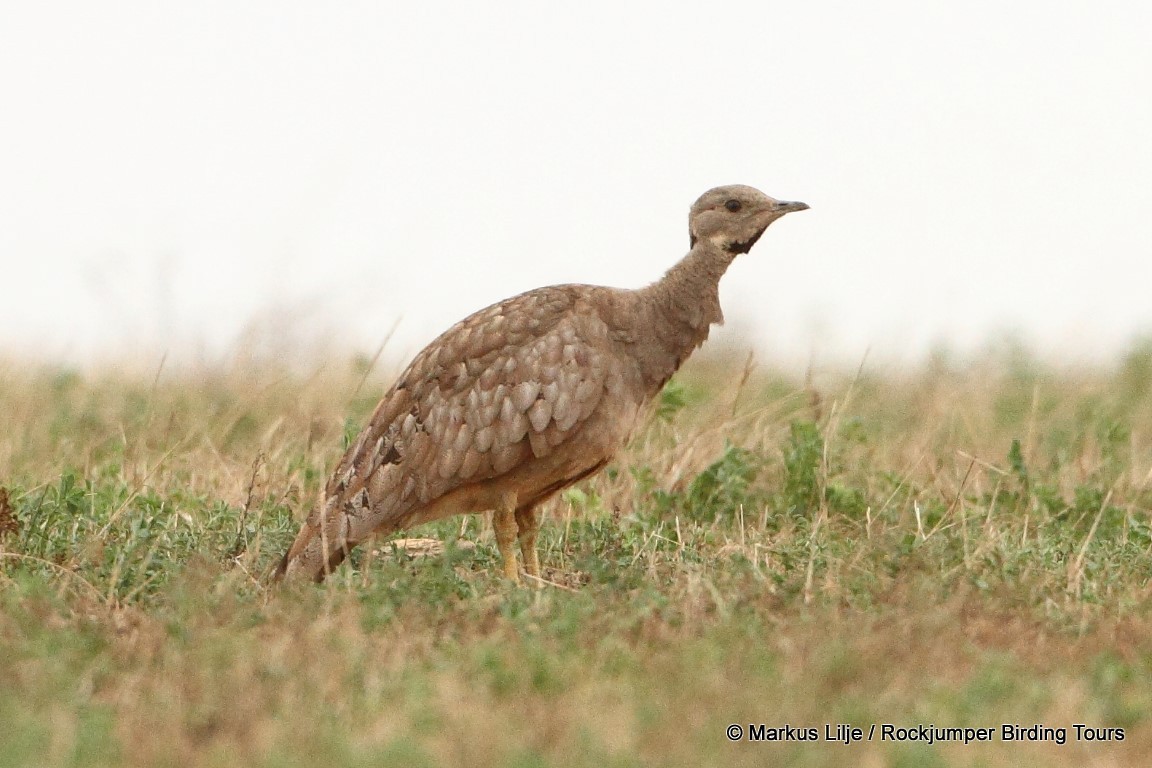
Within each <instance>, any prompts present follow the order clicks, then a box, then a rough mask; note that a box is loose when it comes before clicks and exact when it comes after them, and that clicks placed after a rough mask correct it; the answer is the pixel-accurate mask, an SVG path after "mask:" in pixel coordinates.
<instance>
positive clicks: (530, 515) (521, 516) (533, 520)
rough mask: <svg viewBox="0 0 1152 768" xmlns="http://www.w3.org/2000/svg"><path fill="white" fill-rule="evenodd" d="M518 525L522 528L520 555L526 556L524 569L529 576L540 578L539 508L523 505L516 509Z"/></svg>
mask: <svg viewBox="0 0 1152 768" xmlns="http://www.w3.org/2000/svg"><path fill="white" fill-rule="evenodd" d="M516 525H517V526H519V528H520V536H519V538H520V555H521V556H522V557H523V558H524V571H525V572H526V573H527V574H528V575H529V576H535V577H536V578H540V555H539V554H537V552H536V534H537V533H538V532H539V531H540V511H539V509H538V508H536V507H521V508H520V509H518V510H516ZM537 586H539V582H537Z"/></svg>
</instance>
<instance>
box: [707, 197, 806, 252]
mask: <svg viewBox="0 0 1152 768" xmlns="http://www.w3.org/2000/svg"><path fill="white" fill-rule="evenodd" d="M807 207H808V206H807V205H806V204H804V203H797V202H786V201H783V200H774V199H772V198H771V197H768V195H766V194H764V193H763V192H761V191H760V190H758V189H755V188H753V187H748V186H745V185H743V184H731V185H729V186H726V187H716V188H715V189H710V190H708V191H707V192H705V193H704V194H703V195H701V196H700V199H699V200H697V201H696V202H695V203H693V205H692V211H691V212H690V213H689V214H688V234H689V236H690V238H691V244H692V247H695V246H696V243H697V242H699V241H701V240H704V241H707V242H710V243H712V244H713V245H715V246H716V247H718V248H721V249H723V250H725V251H728V252H729V253H748V251H749V250H751V248H752V246H753V245H755V243H756V241H757V240H759V239H760V235H762V234H764V230H766V229H768V225H769V224H771V223H772V222H774V221H776V219H778V218H780V217H781V216H783V215H784V214H786V213H791V212H792V211H803V210H805V209H806V208H807Z"/></svg>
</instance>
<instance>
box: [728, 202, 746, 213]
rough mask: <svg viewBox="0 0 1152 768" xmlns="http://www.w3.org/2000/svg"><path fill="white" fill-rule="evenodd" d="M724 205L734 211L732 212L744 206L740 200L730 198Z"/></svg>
mask: <svg viewBox="0 0 1152 768" xmlns="http://www.w3.org/2000/svg"><path fill="white" fill-rule="evenodd" d="M724 207H725V208H727V209H728V210H730V211H732V213H736V211H738V210H740V209H741V208H743V207H744V206H743V205H741V204H740V201H739V200H729V201H728V202H726V203H724Z"/></svg>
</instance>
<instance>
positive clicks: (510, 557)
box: [492, 493, 520, 584]
mask: <svg viewBox="0 0 1152 768" xmlns="http://www.w3.org/2000/svg"><path fill="white" fill-rule="evenodd" d="M492 528H493V529H494V530H495V531H496V548H497V549H499V550H500V557H501V558H502V559H503V560H504V575H505V576H506V577H507V578H508V579H510V580H511V581H512V582H513V583H514V584H519V583H520V568H519V566H518V565H517V564H516V494H514V493H509V494H505V495H504V496H503V497H501V499H500V506H499V507H497V509H496V513H495V514H494V515H492Z"/></svg>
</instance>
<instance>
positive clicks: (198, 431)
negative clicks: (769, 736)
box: [0, 344, 1152, 767]
mask: <svg viewBox="0 0 1152 768" xmlns="http://www.w3.org/2000/svg"><path fill="white" fill-rule="evenodd" d="M739 368H740V365H739V363H738V362H731V361H718V360H714V361H711V362H708V361H704V362H698V363H696V364H695V365H693V366H690V367H689V369H688V370H686V371H685V372H684V373H683V374H682V375H681V376H680V377H678V379H677V380H676V381H675V382H674V383H673V384H672V385H670V388H669V389H667V390H666V391H665V393H664V395H663V396H662V398H661V402H660V403H659V407H658V408H657V409H656V410H655V411H654V414H653V418H652V421H651V423H650V425H649V427H648V428H647V429H646V430H645V431H644V432H643V434H641V435H639V436H638V437H637V439H636V440H635V441H634V442H633V444H632V445H631V446H630V447H629V449H628V450H627V451H626V452H625V453H624V454H622V455H621V456H620V457H619V460H618V461H617V462H616V463H615V464H614V465H612V466H611V467H610V468H609V470H608V471H606V472H604V473H602V474H601V475H599V476H598V477H596V478H593V479H591V480H589V481H587V482H585V483H582V484H581V485H579V486H577V487H575V488H573V489H570V490H569V491H566V492H565V493H564V494H562V496H561V497H560V498H559V499H557V500H556V501H555V502H554V503H553V504H552V505H551V506H550V509H549V520H548V522H546V524H545V528H544V530H543V532H542V536H541V543H540V546H541V557H542V561H543V563H544V564H545V566H546V569H547V571H548V572H547V575H548V577H549V580H550V581H552V582H554V586H548V587H545V588H543V589H539V590H536V589H517V588H513V587H510V586H509V585H507V584H506V583H504V582H503V581H502V580H501V578H500V577H499V572H500V571H499V562H498V558H497V555H496V552H495V547H494V543H493V541H492V536H491V532H490V528H489V526H488V524H487V522H486V521H485V519H484V518H483V517H482V516H471V517H465V518H455V519H450V520H446V521H443V522H441V523H438V524H435V525H430V526H425V527H423V528H420V529H417V530H414V531H412V532H410V533H409V535H411V536H426V537H432V538H436V539H440V540H442V541H443V542H444V543H445V545H446V548H445V550H444V551H443V553H440V554H436V555H432V556H428V557H420V558H417V557H410V556H408V555H406V554H405V553H404V551H399V552H397V551H394V550H393V549H392V548H390V547H387V546H384V545H383V543H378V544H376V546H373V547H363V548H362V549H361V551H359V552H357V553H356V554H355V555H354V557H353V558H352V559H351V561H350V562H349V564H347V565H346V566H344V567H342V568H341V569H340V571H339V572H338V573H337V574H335V575H334V576H333V577H332V578H331V579H330V580H329V581H328V582H327V583H325V584H324V585H322V586H320V587H315V586H311V585H308V586H305V585H290V586H288V587H285V588H282V589H278V590H274V589H269V588H268V587H267V584H266V579H265V575H266V573H267V572H268V570H269V568H270V567H271V566H272V564H273V563H274V562H275V561H276V559H277V558H278V557H279V556H280V555H281V554H282V553H283V551H284V549H285V548H286V547H287V545H288V543H289V542H290V541H291V539H292V537H293V535H294V534H295V530H296V526H297V524H298V523H297V521H298V520H299V518H300V517H301V516H302V515H303V514H305V512H306V510H307V508H308V506H309V504H310V503H312V501H313V500H314V499H315V498H316V494H317V493H318V490H319V487H320V485H321V484H322V483H323V481H324V480H325V478H326V474H327V472H328V471H329V470H330V469H331V467H332V466H333V465H334V463H335V461H336V459H337V458H338V455H339V453H340V451H341V450H342V447H343V443H344V440H345V439H346V436H347V435H348V434H349V433H350V432H352V433H354V432H355V430H356V429H357V428H358V426H359V425H360V424H361V423H363V421H364V419H365V418H366V417H367V414H368V413H369V412H370V410H371V408H372V406H373V405H374V401H375V398H376V397H377V396H378V395H379V393H380V391H381V389H382V387H383V386H384V385H385V384H386V383H387V382H386V381H385V380H384V379H383V378H379V377H372V376H369V377H368V379H367V382H366V383H365V382H364V376H365V368H364V367H363V365H362V364H352V365H341V364H331V365H327V366H324V367H323V368H320V369H317V371H316V372H315V373H313V374H311V375H303V374H300V373H293V372H287V371H281V370H273V369H271V368H268V367H265V368H258V367H257V368H254V367H250V366H249V367H245V366H244V365H242V364H237V366H236V367H235V368H233V369H226V368H225V369H218V370H203V371H196V370H184V371H161V372H160V373H159V374H158V375H157V374H156V372H155V371H152V372H150V373H139V374H137V373H133V372H130V371H129V372H123V371H121V372H115V371H112V370H111V369H109V370H106V371H93V372H76V371H66V370H56V369H47V368H45V369H31V370H30V369H28V368H26V367H17V366H15V365H14V364H11V365H7V366H0V413H3V414H4V415H5V422H4V426H5V429H4V430H3V431H2V432H0V487H3V488H5V489H6V490H7V492H8V498H9V502H8V505H7V506H5V505H4V504H3V503H2V502H0V604H2V605H0V723H3V727H2V728H0V765H4V766H23V765H29V766H31V765H36V766H67V765H83V766H88V765H128V766H134V765H141V766H144V765H147V766H155V765H172V766H213V765H219V766H232V765H237V764H244V765H256V766H261V765H267V766H280V765H301V766H312V765H352V766H357V765H363V766H376V765H394V764H403V765H409V766H425V765H427V766H433V765H464V764H466V765H475V766H525V767H527V766H544V765H557V766H584V765H587V766H601V765H607V766H639V765H670V766H700V765H724V766H729V765H735V766H739V765H765V764H778V765H799V766H825V765H827V766H834V765H836V766H838V765H844V764H860V765H891V766H933V765H973V766H977V765H980V766H998V765H1084V764H1115V765H1119V764H1141V763H1144V762H1146V760H1147V758H1148V756H1149V754H1152V725H1150V723H1152V720H1150V717H1152V683H1150V682H1149V681H1152V612H1150V610H1149V607H1150V600H1149V596H1150V595H1152V587H1150V585H1152V556H1150V555H1152V527H1150V517H1149V515H1150V512H1152V488H1150V487H1149V484H1150V481H1152V344H1137V345H1135V346H1134V347H1133V348H1132V350H1131V352H1130V353H1129V354H1128V355H1127V356H1126V357H1125V359H1124V360H1122V361H1121V362H1119V363H1118V364H1117V365H1116V366H1112V367H1102V368H1100V369H1098V370H1065V369H1059V368H1055V367H1052V366H1045V365H1042V364H1040V363H1038V362H1037V361H1035V360H1033V359H1031V358H1030V357H1029V356H1028V355H1027V354H1026V353H1025V352H1024V351H1022V350H1020V349H1019V348H1015V347H1011V346H1008V347H1005V348H1003V349H1000V350H994V351H991V352H989V353H987V354H986V355H984V356H983V357H981V358H979V359H977V360H974V361H971V362H968V363H964V364H958V363H955V362H952V361H949V360H948V359H947V358H946V357H943V356H940V357H937V358H934V359H933V360H932V361H931V362H930V364H928V365H927V366H925V367H924V368H923V369H922V370H918V371H897V372H891V373H882V372H881V371H880V370H869V369H868V368H865V369H864V371H862V372H861V373H859V374H854V373H853V374H844V375H841V374H839V373H835V372H831V373H818V375H815V376H814V377H811V378H810V379H809V381H808V383H803V381H802V379H801V378H800V377H799V376H796V377H794V378H793V377H790V376H788V375H785V374H782V373H781V372H779V371H754V372H752V373H751V374H750V375H745V376H744V377H742V378H740V377H733V376H731V371H733V370H739ZM877 368H879V366H877ZM736 379H739V380H736ZM473 542H475V543H476V545H475V546H472V543H473ZM732 723H737V724H741V725H742V726H743V727H745V728H747V727H748V726H749V725H750V724H751V725H753V726H755V725H758V724H764V725H766V726H768V727H769V728H777V727H782V726H784V725H786V724H787V725H791V726H798V727H816V728H817V729H819V732H820V734H821V735H823V729H824V725H825V724H832V726H833V728H835V725H836V724H838V723H845V724H848V725H851V726H855V727H860V728H863V729H864V731H865V733H867V731H868V728H869V726H870V725H871V724H876V725H877V726H878V727H879V725H880V724H883V723H891V724H894V725H896V726H898V727H901V728H908V727H915V726H917V725H919V724H925V725H927V724H935V725H936V726H938V727H948V728H963V727H971V728H977V727H985V728H986V727H992V728H995V729H997V738H996V739H995V740H994V741H993V742H991V743H972V744H967V745H964V744H957V743H936V744H931V745H929V744H924V743H912V742H905V743H892V742H883V741H880V740H879V736H878V734H877V736H876V738H875V739H874V740H872V741H863V742H860V743H855V744H851V745H840V744H836V743H815V744H813V743H807V742H786V743H779V742H761V743H753V742H748V741H741V742H739V743H731V742H729V741H728V740H727V739H726V738H725V728H726V727H727V726H728V725H729V724H732ZM1003 723H1011V724H1018V725H1020V726H1023V727H1028V726H1032V725H1036V724H1042V725H1045V726H1048V727H1057V728H1061V727H1062V728H1065V729H1067V739H1068V742H1067V743H1066V744H1064V745H1058V744H1055V743H1052V742H1050V741H1049V742H1043V743H1026V742H1025V743H1021V742H1009V743H1005V742H1003V741H1002V740H1001V739H1000V738H999V728H1000V726H1001V724H1003ZM1073 723H1085V724H1088V725H1090V726H1094V727H1097V728H1105V727H1112V728H1123V729H1124V733H1125V739H1124V741H1122V742H1106V743H1102V742H1077V741H1076V740H1075V734H1074V733H1073V731H1072V724H1073Z"/></svg>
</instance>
